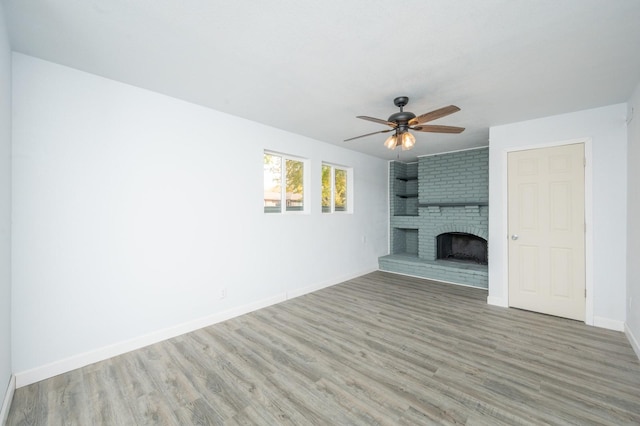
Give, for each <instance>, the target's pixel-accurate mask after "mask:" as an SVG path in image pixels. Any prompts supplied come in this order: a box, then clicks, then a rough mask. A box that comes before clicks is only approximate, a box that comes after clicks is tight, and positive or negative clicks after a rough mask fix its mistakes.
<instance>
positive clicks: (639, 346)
mask: <svg viewBox="0 0 640 426" xmlns="http://www.w3.org/2000/svg"><path fill="white" fill-rule="evenodd" d="M624 334H626V335H627V339H629V343H630V344H631V347H632V348H633V350H634V352H635V353H636V355H637V356H638V359H639V360H640V343H638V339H637V338H636V336H634V334H633V332H631V329H630V328H629V325H628V324H626V323H625V325H624Z"/></svg>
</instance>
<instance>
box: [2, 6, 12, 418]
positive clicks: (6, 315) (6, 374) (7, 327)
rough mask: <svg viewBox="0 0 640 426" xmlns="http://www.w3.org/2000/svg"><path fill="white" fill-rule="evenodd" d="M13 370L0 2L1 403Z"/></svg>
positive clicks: (7, 68) (6, 75) (7, 116)
mask: <svg viewBox="0 0 640 426" xmlns="http://www.w3.org/2000/svg"><path fill="white" fill-rule="evenodd" d="M11 372H12V371H11V49H10V48H9V40H8V36H7V30H6V26H5V20H4V10H3V5H2V3H0V405H1V404H2V401H3V400H4V396H5V391H6V389H7V385H8V384H9V380H10V377H11ZM0 421H1V419H0Z"/></svg>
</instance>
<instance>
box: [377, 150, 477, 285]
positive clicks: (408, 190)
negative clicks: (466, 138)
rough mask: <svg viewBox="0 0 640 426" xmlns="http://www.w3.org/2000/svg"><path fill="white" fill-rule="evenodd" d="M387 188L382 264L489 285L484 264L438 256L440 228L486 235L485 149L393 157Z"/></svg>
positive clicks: (438, 277) (442, 278) (391, 268)
mask: <svg viewBox="0 0 640 426" xmlns="http://www.w3.org/2000/svg"><path fill="white" fill-rule="evenodd" d="M389 188H390V194H389V197H390V216H391V220H390V222H391V229H390V235H391V247H390V254H389V255H387V256H382V257H380V258H379V260H378V261H379V266H380V269H381V270H383V271H389V272H397V273H401V274H407V275H413V276H417V277H422V278H429V279H434V280H438V281H445V282H451V283H456V284H464V285H470V286H474V287H480V288H487V285H488V282H487V272H488V266H487V265H486V264H480V263H476V262H474V261H468V262H465V261H458V260H445V259H437V258H436V257H437V237H438V235H440V234H443V233H448V232H456V233H466V234H471V235H474V236H477V237H479V238H482V239H484V240H487V239H488V231H489V230H488V222H489V207H488V199H489V149H488V148H480V149H474V150H468V151H459V152H453V153H447V154H439V155H432V156H425V157H420V158H419V159H418V162H417V163H402V162H398V161H393V162H391V163H390V165H389Z"/></svg>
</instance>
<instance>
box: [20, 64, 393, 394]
mask: <svg viewBox="0 0 640 426" xmlns="http://www.w3.org/2000/svg"><path fill="white" fill-rule="evenodd" d="M13 73H14V86H13V91H14V95H15V103H14V107H13V108H14V109H13V111H14V115H13V118H14V122H13V129H14V141H13V143H14V145H13V156H14V164H13V191H14V202H13V215H14V227H13V273H14V275H13V284H14V285H13V335H14V341H13V369H14V372H16V376H17V381H18V386H21V385H25V384H27V383H30V382H32V381H36V380H40V379H41V378H43V377H46V376H48V375H52V374H57V373H59V372H61V371H64V370H67V369H70V368H75V367H77V366H79V365H81V364H83V363H86V362H88V361H92V360H95V359H101V358H104V357H106V356H109V355H113V354H114V353H117V352H121V351H122V350H125V349H131V348H133V347H137V346H139V345H140V344H143V343H145V342H151V341H155V340H158V339H159V338H163V337H167V336H169V335H172V334H177V333H179V332H184V331H186V330H188V329H190V328H193V327H196V326H198V325H204V324H206V323H208V322H211V321H215V320H217V319H220V318H222V317H225V316H228V315H227V314H228V313H229V312H231V313H234V312H236V313H237V312H242V311H245V310H247V309H251V308H255V307H257V306H262V305H265V304H269V303H273V302H275V301H279V300H283V299H284V298H285V297H287V296H289V297H290V296H292V295H294V296H295V295H299V294H302V293H304V292H307V291H310V290H313V289H316V288H320V287H323V286H327V285H330V284H335V283H338V282H340V281H342V280H344V279H347V278H351V277H354V276H358V275H360V274H362V273H366V272H370V271H373V270H375V269H377V257H378V256H380V255H384V254H386V252H387V241H388V238H387V223H388V207H387V205H388V204H387V203H388V201H387V163H386V161H383V160H380V159H376V158H373V157H369V156H365V155H362V154H359V153H355V152H353V151H349V150H345V149H342V148H339V147H337V146H334V145H330V144H325V143H321V142H318V141H314V140H311V139H308V138H305V137H302V136H298V135H295V134H291V133H287V132H284V131H280V130H276V129H273V128H270V127H266V126H263V125H261V124H258V123H255V122H250V121H247V120H244V119H240V118H237V117H233V116H229V115H226V114H222V113H220V112H216V111H213V110H210V109H206V108H203V107H200V106H197V105H193V104H189V103H186V102H182V101H179V100H176V99H173V98H169V97H166V96H163V95H159V94H156V93H153V92H149V91H145V90H142V89H139V88H135V87H132V86H128V85H125V84H121V83H118V82H115V81H111V80H107V79H104V78H101V77H98V76H95V75H90V74H87V73H83V72H80V71H77V70H73V69H70V68H66V67H62V66H59V65H55V64H52V63H49V62H46V61H42V60H39V59H35V58H32V57H29V56H25V55H21V54H14V56H13ZM264 149H269V150H275V151H279V152H284V153H288V154H292V155H297V156H302V157H306V158H308V159H310V160H311V172H312V173H311V175H312V179H311V186H310V188H311V191H312V196H311V213H310V214H298V215H273V214H271V215H265V214H263V212H262V208H263V206H262V195H263V194H262V191H263V189H262V187H263V185H262V180H263V171H262V162H263V151H264ZM322 161H328V162H332V163H335V164H340V165H345V166H350V167H353V169H354V176H355V202H354V214H333V215H331V214H329V215H327V214H322V213H320V211H321V206H320V167H321V162H322ZM222 288H226V289H227V297H226V298H225V299H224V300H220V299H219V295H220V291H221V289H222ZM172 327H176V328H172ZM109 345H115V346H109ZM50 363H51V364H50ZM48 364H49V365H48Z"/></svg>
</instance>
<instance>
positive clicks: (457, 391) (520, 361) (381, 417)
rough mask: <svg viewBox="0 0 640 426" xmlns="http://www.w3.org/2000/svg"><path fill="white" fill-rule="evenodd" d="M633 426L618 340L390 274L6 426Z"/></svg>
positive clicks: (109, 373)
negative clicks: (571, 425) (529, 425)
mask: <svg viewBox="0 0 640 426" xmlns="http://www.w3.org/2000/svg"><path fill="white" fill-rule="evenodd" d="M32 424H33V425H45V424H46V425H139V424H153V425H156V424H161V425H191V424H198V425H201V424H202V425H204V424H211V425H281V424H290V425H378V424H379V425H426V424H467V425H479V424H486V425H516V424H534V425H540V424H579V425H586V424H598V425H603V424H604V425H607V424H610V425H624V424H640V362H639V361H638V358H637V357H636V355H635V353H634V352H633V350H632V348H631V347H630V345H629V343H628V341H627V340H626V337H625V335H624V334H623V333H619V332H614V331H609V330H604V329H599V328H595V327H588V326H585V325H584V324H582V323H579V322H576V321H571V320H565V319H560V318H555V317H550V316H545V315H540V314H535V313H531V312H526V311H520V310H516V309H505V308H499V307H494V306H489V305H487V304H486V292H485V291H483V290H478V289H473V288H467V287H460V286H454V285H448V284H441V283H435V282H431V281H426V280H421V279H414V278H409V277H404V276H399V275H394V274H389V273H384V272H374V273H372V274H368V275H366V276H363V277H360V278H357V279H354V280H351V281H348V282H345V283H343V284H340V285H337V286H333V287H330V288H327V289H324V290H321V291H318V292H316V293H313V294H308V295H306V296H302V297H299V298H296V299H292V300H289V301H287V302H284V303H281V304H278V305H276V306H272V307H269V308H265V309H262V310H260V311H256V312H253V313H250V314H247V315H244V316H241V317H238V318H235V319H232V320H229V321H226V322H224V323H220V324H217V325H213V326H210V327H207V328H204V329H202V330H198V331H195V332H192V333H189V334H186V335H183V336H180V337H177V338H174V339H170V340H167V341H165V342H162V343H158V344H154V345H152V346H149V347H146V348H143V349H140V350H137V351H134V352H130V353H127V354H124V355H121V356H118V357H115V358H112V359H109V360H106V361H103V362H99V363H96V364H93V365H90V366H88V367H85V368H81V369H78V370H75V371H72V372H69V373H66V374H63V375H60V376H57V377H54V378H51V379H48V380H44V381H42V382H39V383H36V384H33V385H30V386H26V387H23V388H20V389H17V390H16V392H15V396H14V400H13V404H12V406H11V409H10V412H9V420H8V425H32Z"/></svg>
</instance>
